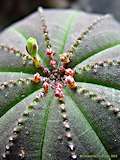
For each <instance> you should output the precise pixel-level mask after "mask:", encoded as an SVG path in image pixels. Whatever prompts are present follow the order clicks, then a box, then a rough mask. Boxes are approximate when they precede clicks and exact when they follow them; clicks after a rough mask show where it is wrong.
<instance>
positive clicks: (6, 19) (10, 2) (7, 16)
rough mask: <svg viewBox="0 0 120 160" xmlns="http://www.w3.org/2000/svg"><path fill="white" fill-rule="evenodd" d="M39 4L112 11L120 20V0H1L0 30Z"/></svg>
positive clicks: (53, 6)
mask: <svg viewBox="0 0 120 160" xmlns="http://www.w3.org/2000/svg"><path fill="white" fill-rule="evenodd" d="M38 6H43V7H44V8H75V9H78V10H83V11H86V12H92V13H111V14H113V15H114V16H115V18H116V19H117V20H119V21H120V0H0V31H1V30H2V29H4V28H5V27H7V26H8V25H10V24H11V23H13V22H15V21H17V20H19V19H22V18H23V17H25V16H27V15H28V14H30V13H32V12H33V11H35V10H36V9H37V7H38Z"/></svg>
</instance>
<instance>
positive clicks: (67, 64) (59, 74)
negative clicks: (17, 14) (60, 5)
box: [0, 8, 120, 160]
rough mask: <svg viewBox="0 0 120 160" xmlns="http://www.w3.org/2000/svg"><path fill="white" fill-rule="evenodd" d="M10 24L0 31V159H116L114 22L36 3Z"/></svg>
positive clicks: (117, 31) (119, 140)
mask: <svg viewBox="0 0 120 160" xmlns="http://www.w3.org/2000/svg"><path fill="white" fill-rule="evenodd" d="M66 18H67V19H69V20H70V21H67V22H65V19H66ZM45 19H47V21H46V20H45ZM37 27H39V30H38V28H37ZM82 27H83V28H82ZM12 28H14V29H12V30H11V29H7V30H5V31H4V32H3V33H1V35H0V43H1V45H0V79H1V82H0V160H3V159H6V160H22V159H25V160H74V159H75V160H86V159H91V160H94V159H99V160H107V159H110V160H112V159H118V160H119V159H120V101H119V98H120V90H119V89H120V46H119V44H120V36H119V35H120V25H119V23H118V22H116V21H115V20H114V19H113V18H112V17H111V16H109V15H105V16H101V15H100V16H98V15H89V14H86V13H82V12H78V11H72V10H69V11H68V10H66V11H55V10H52V11H49V10H46V11H45V16H44V13H43V9H42V8H39V9H38V13H37V14H36V13H35V14H33V15H32V16H30V17H29V18H26V19H25V20H23V21H22V22H20V23H17V24H15V25H13V26H12ZM21 29H22V30H21ZM13 32H14V37H12V35H13ZM76 33H77V34H78V36H77V38H76V39H73V37H75V35H76ZM7 35H9V36H8V39H7V40H6V36H7ZM24 35H26V37H27V38H26V37H24ZM13 39H14V41H12V40H13ZM72 41H73V42H72ZM18 47H19V49H16V48H18ZM63 49H64V53H60V54H58V53H59V51H61V50H63Z"/></svg>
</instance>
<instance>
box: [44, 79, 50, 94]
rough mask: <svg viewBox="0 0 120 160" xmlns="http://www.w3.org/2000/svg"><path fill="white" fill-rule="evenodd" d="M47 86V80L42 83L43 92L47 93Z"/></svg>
mask: <svg viewBox="0 0 120 160" xmlns="http://www.w3.org/2000/svg"><path fill="white" fill-rule="evenodd" d="M49 86H50V85H49V83H48V82H46V81H45V82H44V83H43V88H44V93H45V94H47V93H48V90H49Z"/></svg>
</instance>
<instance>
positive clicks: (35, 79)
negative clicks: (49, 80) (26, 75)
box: [33, 73, 42, 83]
mask: <svg viewBox="0 0 120 160" xmlns="http://www.w3.org/2000/svg"><path fill="white" fill-rule="evenodd" d="M41 81H42V77H41V76H40V74H39V73H36V74H35V75H34V78H33V82H34V83H40V82H41Z"/></svg>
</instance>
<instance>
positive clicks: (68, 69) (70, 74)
mask: <svg viewBox="0 0 120 160" xmlns="http://www.w3.org/2000/svg"><path fill="white" fill-rule="evenodd" d="M65 74H66V75H67V76H72V77H74V75H75V71H74V70H72V69H71V68H67V69H66V70H65Z"/></svg>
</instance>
